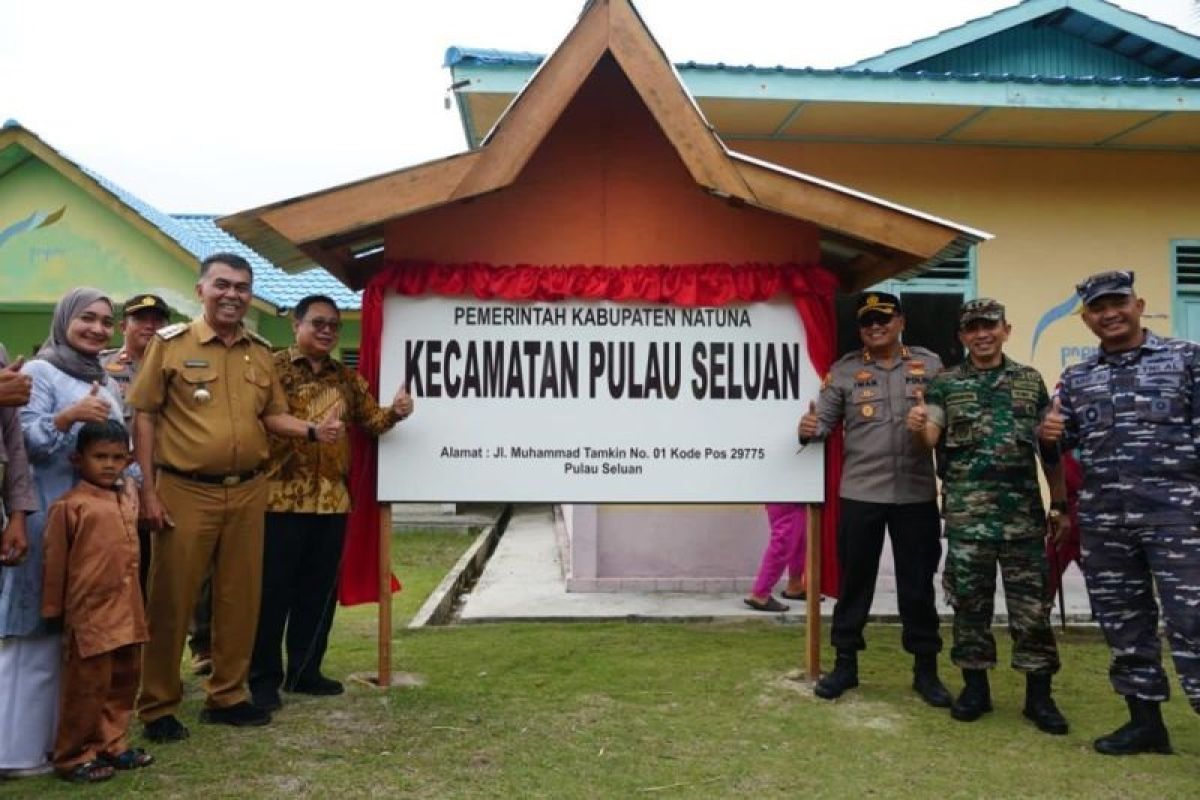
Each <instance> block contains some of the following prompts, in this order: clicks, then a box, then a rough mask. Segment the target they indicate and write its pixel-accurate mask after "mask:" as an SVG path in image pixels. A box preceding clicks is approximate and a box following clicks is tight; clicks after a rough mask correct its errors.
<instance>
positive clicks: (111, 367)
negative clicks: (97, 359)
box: [104, 361, 125, 372]
mask: <svg viewBox="0 0 1200 800" xmlns="http://www.w3.org/2000/svg"><path fill="white" fill-rule="evenodd" d="M104 368H105V369H106V370H108V371H109V372H124V371H125V365H124V364H120V363H117V362H116V361H110V362H108V363H107V364H105V365H104Z"/></svg>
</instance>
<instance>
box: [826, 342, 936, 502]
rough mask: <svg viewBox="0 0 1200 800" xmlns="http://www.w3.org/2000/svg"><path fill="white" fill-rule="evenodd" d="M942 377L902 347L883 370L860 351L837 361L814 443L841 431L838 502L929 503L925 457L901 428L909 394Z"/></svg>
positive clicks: (929, 464) (931, 493) (932, 362)
mask: <svg viewBox="0 0 1200 800" xmlns="http://www.w3.org/2000/svg"><path fill="white" fill-rule="evenodd" d="M941 370H942V360H941V359H940V358H938V356H937V354H936V353H934V352H932V351H930V350H926V349H925V348H923V347H902V348H901V349H900V356H899V357H898V358H897V359H896V360H895V361H894V362H893V363H892V365H891V366H890V367H884V366H883V365H881V364H879V363H878V362H877V361H875V360H874V359H872V358H871V355H870V354H869V353H868V352H867V351H866V350H862V351H859V352H856V353H848V354H846V355H845V356H842V358H840V359H838V360H837V361H836V362H835V363H834V365H833V367H832V368H831V369H830V371H829V375H828V376H827V377H826V378H825V385H824V386H823V387H822V388H821V397H820V399H819V400H818V401H817V418H818V420H819V428H818V430H817V437H816V438H818V439H823V438H825V437H826V436H828V435H829V432H830V431H832V430H833V429H834V427H836V426H837V424H838V422H842V423H843V424H844V426H845V431H846V449H845V461H844V463H843V465H842V486H841V492H840V494H841V496H842V497H845V498H848V499H850V500H861V501H864V502H868V503H923V502H927V501H930V500H933V499H935V497H936V496H937V490H936V486H935V483H934V479H933V457H932V455H931V454H930V451H929V450H927V449H924V448H922V447H921V446H920V445H918V444H917V443H916V442H914V441H913V439H914V437H913V435H912V433H911V432H909V430H908V426H907V424H906V422H905V420H906V418H907V416H908V411H909V409H911V408H912V407H913V405H914V404H915V403H916V394H917V390H921V391H924V389H925V387H926V385H927V384H928V383H929V382H930V381H931V380H933V377H934V376H935V375H937V374H938V373H939V372H941Z"/></svg>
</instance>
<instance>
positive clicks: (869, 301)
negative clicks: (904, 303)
mask: <svg viewBox="0 0 1200 800" xmlns="http://www.w3.org/2000/svg"><path fill="white" fill-rule="evenodd" d="M871 312H875V313H876V314H883V315H884V316H888V317H891V316H895V315H896V314H903V313H904V312H903V311H901V310H900V298H899V297H896V295H894V294H888V293H887V292H866V293H865V294H861V295H859V297H858V313H857V316H858V317H860V318H861V317H862V315H863V314H869V313H871Z"/></svg>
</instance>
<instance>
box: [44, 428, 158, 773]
mask: <svg viewBox="0 0 1200 800" xmlns="http://www.w3.org/2000/svg"><path fill="white" fill-rule="evenodd" d="M71 463H72V464H74V465H75V469H76V470H77V471H78V472H79V476H80V478H81V480H80V481H79V483H77V484H75V486H74V488H72V489H71V490H70V491H68V492H67V493H66V494H64V495H63V496H62V497H60V498H59V499H58V501H57V502H55V503H54V504H53V505H52V506H50V510H49V512H48V514H47V521H46V540H45V553H46V561H45V573H44V575H45V577H44V585H43V591H42V616H43V617H46V618H48V619H51V620H58V619H60V618H61V622H62V626H63V634H64V635H63V669H62V686H61V688H60V690H59V714H58V732H57V734H56V735H55V739H54V755H53V762H54V769H55V771H56V772H57V773H58V775H59V777H61V778H63V779H65V780H69V781H74V782H79V783H95V782H98V781H104V780H108V779H109V778H111V777H112V776H113V774H114V770H117V769H136V768H138V767H145V766H149V765H150V764H151V763H152V762H153V761H154V759H153V757H152V756H150V755H149V754H148V753H146V752H145V751H144V750H141V749H140V748H138V749H133V748H130V747H129V741H128V737H127V732H128V730H129V722H130V719H131V717H132V715H133V703H134V699H135V695H136V694H137V689H138V680H139V678H140V672H141V668H140V661H141V652H140V651H141V647H140V645H141V643H142V642H145V641H146V640H147V638H148V637H147V631H146V618H145V615H144V613H143V611H142V592H141V589H140V588H139V586H138V536H137V516H138V506H137V493H136V491H135V490H134V488H133V486H132V485H131V484H132V482H131V481H130V482H126V481H124V480H123V478H122V476H123V473H124V471H125V468H126V467H127V466H128V464H129V433H128V432H127V431H126V430H125V427H124V426H123V425H121V424H120V423H119V422H115V421H113V420H106V421H105V422H89V423H87V424H86V425H84V426H83V427H82V428H81V429H80V431H79V436H78V441H77V443H76V451H75V452H74V453H72V454H71Z"/></svg>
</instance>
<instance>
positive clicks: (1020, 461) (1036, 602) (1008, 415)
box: [908, 299, 1067, 734]
mask: <svg viewBox="0 0 1200 800" xmlns="http://www.w3.org/2000/svg"><path fill="white" fill-rule="evenodd" d="M958 331H959V334H958V335H959V339H960V341H961V342H962V343H963V346H964V347H965V349H966V350H967V358H966V359H965V360H964V361H963V363H962V364H960V365H958V366H957V367H954V368H952V369H949V370H946V371H945V372H943V373H942V374H941V375H939V376H938V377H936V378H934V380H933V383H931V384H930V386H929V389H928V393H927V395H926V397H925V399H924V402H918V404H917V405H916V406H914V407H913V409H912V411H910V412H909V415H908V424H909V429H910V430H912V431H913V432H914V433H915V434H916V435H917V436H918V438H919V439H921V440H923V442H924V443H925V444H926V445H927V446H929V447H934V446H937V447H939V448H941V449H940V453H941V454H942V456H943V457H944V469H945V474H944V476H943V481H942V489H943V504H942V514H943V516H944V517H945V520H946V538H947V539H948V540H949V548H948V552H947V555H946V565H945V568H944V571H943V573H942V583H943V586H944V588H945V590H946V595H947V598H948V599H949V602H950V605H951V606H953V607H954V646H953V647H952V648H951V651H950V658H951V660H952V661H954V663H955V664H957V665H958V666H959V667H961V668H962V671H963V679H964V680H965V682H966V687H965V688H964V689H963V691H962V693H961V694H960V695H959V696H958V698H957V699H956V700H955V701H954V704H953V705H952V706H951V707H950V714H951V716H953V717H954V718H955V719H957V720H962V721H964V722H970V721H972V720H976V719H979V717H980V716H982V715H983V714H984V713H986V712H988V711H991V710H992V701H991V691H990V688H989V686H988V678H987V670H989V669H991V668H992V667H994V666H995V665H996V640H995V638H993V636H992V632H991V625H992V609H993V602H994V597H995V594H996V564H997V562H999V564H1000V571H1001V574H1002V575H1003V577H1004V597H1005V602H1006V603H1007V605H1008V618H1009V624H1008V629H1009V633H1010V635H1011V636H1012V639H1013V655H1012V665H1013V668H1014V669H1016V670H1018V671H1020V672H1024V673H1025V678H1026V684H1025V716H1026V717H1028V718H1029V719H1030V720H1032V721H1033V723H1034V724H1035V725H1037V727H1038V729H1039V730H1042V731H1045V732H1047V733H1053V734H1065V733H1066V732H1067V721H1066V720H1065V719H1063V716H1062V714H1061V713H1059V710H1058V708H1057V706H1055V704H1054V700H1053V698H1052V697H1051V696H1050V681H1051V676H1053V675H1054V673H1055V672H1057V671H1058V668H1059V660H1058V649H1057V647H1056V646H1055V642H1054V632H1053V629H1052V628H1051V627H1050V599H1049V596H1048V594H1047V592H1046V580H1047V563H1046V555H1045V549H1044V544H1043V537H1044V535H1045V532H1046V523H1047V516H1046V512H1045V509H1044V508H1043V507H1042V495H1041V491H1040V489H1039V486H1038V474H1037V469H1038V467H1037V436H1036V428H1037V425H1038V422H1039V420H1040V419H1041V416H1042V414H1043V413H1044V412H1045V411H1046V410H1047V408H1048V407H1049V405H1050V398H1049V395H1048V394H1047V392H1046V385H1045V383H1044V382H1043V381H1042V377H1041V375H1039V374H1038V372H1037V370H1035V369H1033V368H1032V367H1027V366H1025V365H1023V364H1017V363H1016V362H1014V361H1012V360H1010V359H1009V358H1007V357H1006V356H1005V355H1004V352H1003V346H1004V342H1005V341H1006V340H1007V339H1008V335H1009V333H1010V331H1011V327H1010V326H1009V324H1008V323H1007V321H1005V318H1004V306H1002V305H1000V303H998V302H996V301H995V300H988V299H979V300H972V301H970V302H968V303H966V304H964V305H963V307H962V309H961V311H960V313H959V323H958ZM1055 468H1057V465H1056V467H1055ZM1057 483H1058V482H1057V481H1051V485H1056V484H1057ZM1052 513H1054V514H1057V512H1052ZM1055 519H1058V517H1057V516H1056V517H1055Z"/></svg>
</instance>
